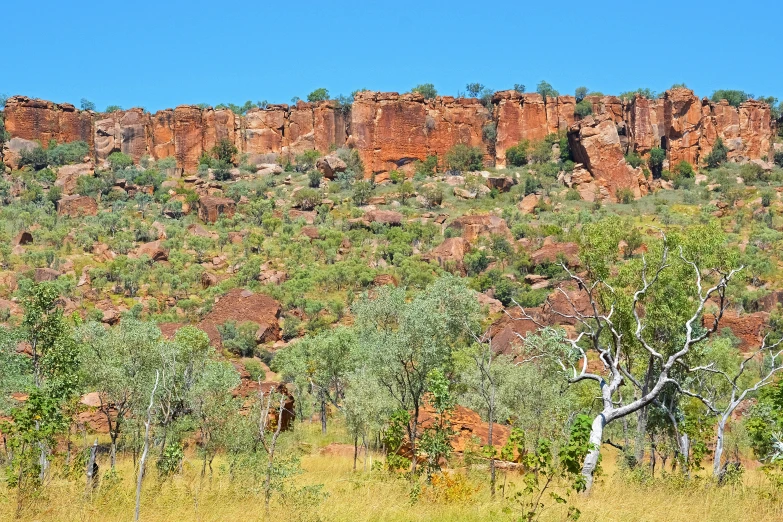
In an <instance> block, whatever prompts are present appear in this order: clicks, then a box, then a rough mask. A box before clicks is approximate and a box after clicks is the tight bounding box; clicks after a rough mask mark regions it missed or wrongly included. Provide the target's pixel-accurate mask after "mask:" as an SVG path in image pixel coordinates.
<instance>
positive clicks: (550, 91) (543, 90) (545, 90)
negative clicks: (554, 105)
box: [536, 80, 560, 100]
mask: <svg viewBox="0 0 783 522" xmlns="http://www.w3.org/2000/svg"><path fill="white" fill-rule="evenodd" d="M536 92H537V93H538V94H540V95H541V96H542V97H543V98H544V100H546V99H547V98H556V97H557V96H560V93H559V92H557V90H555V88H554V87H552V85H551V84H550V83H549V82H545V81H544V80H541V81H540V82H538V85H537V86H536Z"/></svg>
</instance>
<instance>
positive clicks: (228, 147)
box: [210, 138, 239, 164]
mask: <svg viewBox="0 0 783 522" xmlns="http://www.w3.org/2000/svg"><path fill="white" fill-rule="evenodd" d="M210 152H211V153H212V156H213V157H214V158H215V159H216V160H218V161H224V162H226V163H231V164H233V163H234V154H236V153H237V152H239V150H238V149H237V148H236V146H235V145H234V144H233V143H232V142H231V141H230V140H228V139H226V138H223V139H222V140H220V141H219V142H217V143H216V144H215V146H214V147H212V150H211V151H210Z"/></svg>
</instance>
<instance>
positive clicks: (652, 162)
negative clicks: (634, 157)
mask: <svg viewBox="0 0 783 522" xmlns="http://www.w3.org/2000/svg"><path fill="white" fill-rule="evenodd" d="M665 160H666V151H665V150H663V149H661V148H659V147H654V148H653V149H652V150H651V151H650V157H649V159H648V160H647V165H649V167H650V171H651V172H652V175H653V179H658V178H660V177H661V172H663V162H664V161H665Z"/></svg>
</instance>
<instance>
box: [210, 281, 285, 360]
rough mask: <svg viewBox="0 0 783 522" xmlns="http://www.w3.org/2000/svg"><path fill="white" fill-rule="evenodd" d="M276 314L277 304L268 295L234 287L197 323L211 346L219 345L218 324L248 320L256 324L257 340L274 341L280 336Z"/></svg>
mask: <svg viewBox="0 0 783 522" xmlns="http://www.w3.org/2000/svg"><path fill="white" fill-rule="evenodd" d="M279 317H280V304H279V303H278V302H277V301H275V300H274V299H272V298H271V297H268V296H266V295H264V294H254V293H253V292H251V291H249V290H243V289H241V288H235V289H234V290H231V291H230V292H228V293H227V294H225V295H224V296H223V297H221V298H220V299H219V300H218V302H217V303H215V306H213V307H212V311H211V312H210V313H209V314H207V316H206V317H204V319H203V320H202V321H201V322H200V323H198V325H197V326H198V327H199V328H201V329H202V330H204V332H206V334H207V335H208V336H209V340H210V342H211V343H212V345H213V346H215V347H216V348H220V347H221V346H222V343H221V339H220V333H219V332H218V329H217V327H218V325H222V324H225V323H226V322H228V321H236V322H237V323H243V322H246V321H250V322H253V323H256V324H257V325H258V332H257V334H256V337H257V341H259V342H274V341H277V340H279V339H280V324H279V322H278V319H279Z"/></svg>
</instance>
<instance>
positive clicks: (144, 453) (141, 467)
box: [134, 370, 160, 522]
mask: <svg viewBox="0 0 783 522" xmlns="http://www.w3.org/2000/svg"><path fill="white" fill-rule="evenodd" d="M159 376H160V374H159V373H158V371H157V370H156V371H155V386H153V387H152V393H151V394H150V405H149V407H148V408H147V422H145V423H144V449H143V450H142V451H141V459H140V460H139V473H138V477H137V478H136V513H135V516H134V520H135V521H136V522H138V520H139V514H140V511H141V482H142V480H143V479H144V465H145V464H146V462H147V454H148V453H149V449H150V424H152V406H153V404H154V401H155V392H156V391H157V389H158V378H159Z"/></svg>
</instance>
